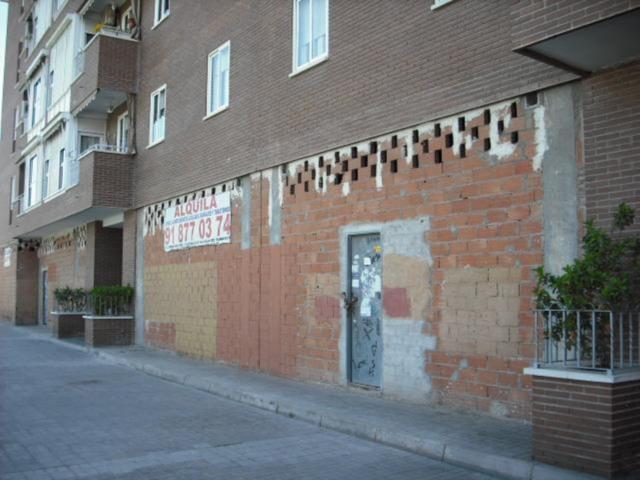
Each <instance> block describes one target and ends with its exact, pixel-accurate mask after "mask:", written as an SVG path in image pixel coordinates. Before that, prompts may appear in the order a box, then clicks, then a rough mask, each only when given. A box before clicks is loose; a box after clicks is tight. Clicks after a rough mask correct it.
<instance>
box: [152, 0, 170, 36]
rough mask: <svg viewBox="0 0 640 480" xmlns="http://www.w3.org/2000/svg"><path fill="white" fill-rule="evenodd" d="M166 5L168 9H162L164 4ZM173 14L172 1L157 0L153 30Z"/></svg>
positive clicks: (154, 9)
mask: <svg viewBox="0 0 640 480" xmlns="http://www.w3.org/2000/svg"><path fill="white" fill-rule="evenodd" d="M163 3H164V4H165V5H166V7H167V8H166V10H164V9H161V7H162V4H163ZM170 14H171V2H170V0H155V2H154V8H153V26H152V27H151V29H152V30H153V29H154V28H156V27H157V26H158V25H160V24H161V23H162V22H163V21H164V20H165V19H166V18H167V17H168V16H169V15H170Z"/></svg>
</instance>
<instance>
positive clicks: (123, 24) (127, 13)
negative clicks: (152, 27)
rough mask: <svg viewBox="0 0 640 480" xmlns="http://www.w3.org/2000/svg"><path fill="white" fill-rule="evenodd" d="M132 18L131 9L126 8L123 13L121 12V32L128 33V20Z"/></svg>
mask: <svg viewBox="0 0 640 480" xmlns="http://www.w3.org/2000/svg"><path fill="white" fill-rule="evenodd" d="M131 17H133V7H132V6H130V7H129V8H127V9H126V10H125V11H124V12H122V15H121V16H120V29H121V30H122V31H123V32H129V25H128V23H129V19H130V18H131Z"/></svg>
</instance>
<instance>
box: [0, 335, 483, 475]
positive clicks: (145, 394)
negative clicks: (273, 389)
mask: <svg viewBox="0 0 640 480" xmlns="http://www.w3.org/2000/svg"><path fill="white" fill-rule="evenodd" d="M0 478H1V479H3V480H10V479H11V480H14V479H63V478H81V479H93V480H102V479H111V478H123V479H299V478H304V479H342V478H368V479H377V478H380V479H382V478H397V479H434V480H435V479H438V480H448V479H451V480H453V479H465V480H466V479H477V480H481V479H489V478H490V477H488V476H486V475H483V474H479V473H476V472H472V471H468V470H464V469H461V468H457V467H454V466H450V465H446V464H444V463H441V462H438V461H435V460H432V459H429V458H425V457H421V456H418V455H415V454H411V453H407V452H404V451H400V450H397V449H394V448H390V447H386V446H383V445H378V444H375V443H372V442H369V441H365V440H361V439H358V438H353V437H350V436H347V435H344V434H340V433H336V432H332V431H328V430H325V429H321V428H319V427H316V426H313V425H310V424H307V423H304V422H301V421H297V420H292V419H289V418H285V417H283V416H279V415H276V414H273V413H270V412H265V411H262V410H259V409H256V408H252V407H249V406H246V405H241V404H238V403H234V402H231V401H228V400H225V399H222V398H219V397H216V396H214V395H210V394H206V393H203V392H200V391H197V390H194V389H191V388H188V387H184V386H180V385H175V384H172V383H169V382H166V381H163V380H160V379H157V378H153V377H150V376H147V375H145V374H142V373H139V372H135V371H131V370H128V369H126V368H122V367H118V366H113V365H108V364H105V363H102V362H101V361H99V360H97V359H95V358H94V357H92V356H89V355H87V354H85V353H82V352H79V351H75V350H71V349H67V348H65V347H63V346H59V345H56V344H54V343H51V342H48V341H44V340H41V339H37V338H33V337H30V336H27V335H25V334H23V333H22V332H19V331H16V330H15V329H12V328H11V327H9V326H7V325H6V324H0Z"/></svg>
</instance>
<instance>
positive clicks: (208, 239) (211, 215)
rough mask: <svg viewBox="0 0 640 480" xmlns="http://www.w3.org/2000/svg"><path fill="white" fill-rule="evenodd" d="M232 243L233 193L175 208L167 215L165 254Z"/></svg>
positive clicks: (205, 198) (166, 213) (170, 208)
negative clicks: (202, 246)
mask: <svg viewBox="0 0 640 480" xmlns="http://www.w3.org/2000/svg"><path fill="white" fill-rule="evenodd" d="M221 243H231V196H230V194H229V192H225V193H221V194H219V195H210V196H208V197H202V198H196V199H195V200H190V201H189V202H187V203H183V204H180V205H174V206H173V207H169V208H167V209H166V210H165V213H164V251H165V252H170V251H171V250H181V249H183V248H191V247H199V246H201V245H219V244H221Z"/></svg>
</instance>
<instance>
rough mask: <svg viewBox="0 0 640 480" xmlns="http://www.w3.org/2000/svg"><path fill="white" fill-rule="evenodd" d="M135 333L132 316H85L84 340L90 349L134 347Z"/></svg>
mask: <svg viewBox="0 0 640 480" xmlns="http://www.w3.org/2000/svg"><path fill="white" fill-rule="evenodd" d="M134 331H135V325H134V322H133V317H132V316H97V315H85V316H84V340H85V343H86V344H87V345H88V346H90V347H103V346H109V345H132V344H133V342H134Z"/></svg>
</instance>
